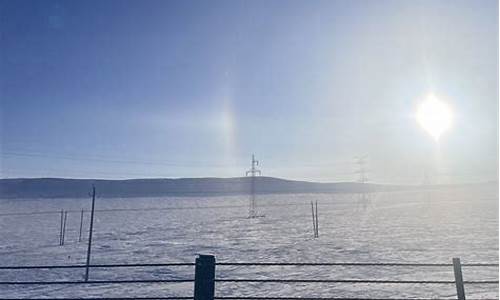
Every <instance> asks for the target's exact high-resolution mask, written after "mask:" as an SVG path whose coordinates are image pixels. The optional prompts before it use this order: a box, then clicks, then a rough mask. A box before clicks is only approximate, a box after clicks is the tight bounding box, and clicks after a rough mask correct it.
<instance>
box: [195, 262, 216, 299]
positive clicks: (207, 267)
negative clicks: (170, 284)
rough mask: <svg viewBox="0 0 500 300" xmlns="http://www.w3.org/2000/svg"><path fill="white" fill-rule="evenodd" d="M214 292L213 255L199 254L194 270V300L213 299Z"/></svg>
mask: <svg viewBox="0 0 500 300" xmlns="http://www.w3.org/2000/svg"><path fill="white" fill-rule="evenodd" d="M214 293H215V256H213V255H199V256H198V257H197V258H196V267H195V271H194V300H213V299H214Z"/></svg>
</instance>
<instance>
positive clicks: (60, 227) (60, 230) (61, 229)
mask: <svg viewBox="0 0 500 300" xmlns="http://www.w3.org/2000/svg"><path fill="white" fill-rule="evenodd" d="M63 218H64V212H63V210H62V209H61V222H60V224H59V246H62V234H63Z"/></svg>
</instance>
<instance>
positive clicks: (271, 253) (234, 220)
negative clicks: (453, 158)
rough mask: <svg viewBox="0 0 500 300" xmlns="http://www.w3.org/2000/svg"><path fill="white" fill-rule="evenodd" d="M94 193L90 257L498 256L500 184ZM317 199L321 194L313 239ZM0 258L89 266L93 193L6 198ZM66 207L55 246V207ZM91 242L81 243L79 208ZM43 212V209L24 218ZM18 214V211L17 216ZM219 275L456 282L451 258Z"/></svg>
mask: <svg viewBox="0 0 500 300" xmlns="http://www.w3.org/2000/svg"><path fill="white" fill-rule="evenodd" d="M248 201H249V197H248V196H245V195H240V196H220V197H162V198H122V199H101V198H97V200H96V210H97V211H96V214H95V224H94V225H95V226H94V239H93V247H92V260H91V263H92V264H112V263H169V262H194V260H195V257H196V255H197V254H214V255H215V256H216V258H217V261H218V262H412V263H451V259H452V257H460V258H461V260H462V263H496V262H498V186H497V185H496V184H491V185H481V186H461V187H458V186H457V187H451V188H448V189H446V190H436V191H426V192H422V191H419V192H387V193H375V194H372V195H371V196H370V197H369V200H367V201H362V200H360V198H358V195H354V194H283V195H258V196H257V204H258V208H259V211H260V212H261V213H263V214H265V217H263V218H255V219H249V218H247V214H248ZM311 201H318V207H319V234H320V237H319V238H317V239H314V238H313V230H312V217H311V206H310V202H311ZM0 209H1V211H0V242H1V243H0V265H2V266H7V265H53V264H55V265H69V264H85V258H86V250H87V236H88V226H89V216H90V214H89V213H88V210H89V209H90V199H4V200H0ZM61 209H63V210H68V211H69V213H68V220H67V222H68V223H67V232H66V243H65V245H64V246H59V223H60V210H61ZM81 209H85V210H86V213H85V215H84V216H85V218H84V229H85V230H84V236H85V238H84V240H83V241H82V242H80V243H79V242H78V234H79V227H80V210H81ZM30 212H37V214H29V215H23V214H25V213H30ZM18 213H22V214H18ZM83 274H84V270H83V269H56V270H46V269H45V270H0V281H13V280H15V281H26V280H33V281H44V280H81V279H82V278H83ZM463 274H464V280H498V268H496V267H493V268H478V267H464V268H463ZM216 276H217V278H255V279H257V278H259V279H264V278H279V279H287V278H290V279H292V278H301V279H320V278H321V279H390V280H453V270H452V267H451V266H450V267H365V266H329V267H317V266H307V267H304V266H301V267H297V266H280V267H268V266H237V267H236V266H217V275H216ZM90 277H91V279H93V280H106V279H168V278H172V279H180V278H194V267H193V266H177V267H168V268H167V267H148V268H146V267H142V268H138V267H136V268H119V269H116V268H115V269H105V268H102V269H92V270H91V274H90ZM465 288H466V294H467V296H468V297H469V298H471V299H472V298H474V299H480V298H498V285H466V287H465ZM192 294H193V283H154V284H134V283H131V284H119V285H118V284H107V285H50V286H40V285H39V286H36V285H33V286H16V285H1V286H0V297H2V298H5V297H9V298H12V297H15V298H25V297H42V298H43V297H47V298H54V297H134V296H136V297H146V296H148V297H165V296H192ZM216 295H217V296H236V297H239V296H257V297H260V296H266V297H270V296H276V297H362V298H370V297H377V298H386V297H389V298H405V297H424V298H429V297H441V298H450V299H452V298H456V290H455V286H454V285H453V284H451V285H431V284H428V285H419V284H352V283H351V284H349V283H301V284H297V283H293V284H284V283H217V285H216Z"/></svg>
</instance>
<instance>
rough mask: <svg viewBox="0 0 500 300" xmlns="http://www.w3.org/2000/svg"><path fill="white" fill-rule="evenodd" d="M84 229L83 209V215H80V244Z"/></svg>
mask: <svg viewBox="0 0 500 300" xmlns="http://www.w3.org/2000/svg"><path fill="white" fill-rule="evenodd" d="M82 228H83V208H82V213H81V214H80V234H79V235H78V242H81V241H82Z"/></svg>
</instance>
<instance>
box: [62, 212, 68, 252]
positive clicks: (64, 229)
mask: <svg viewBox="0 0 500 300" xmlns="http://www.w3.org/2000/svg"><path fill="white" fill-rule="evenodd" d="M67 219H68V211H66V210H65V211H64V222H63V228H62V245H63V246H64V239H65V238H66V220H67Z"/></svg>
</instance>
